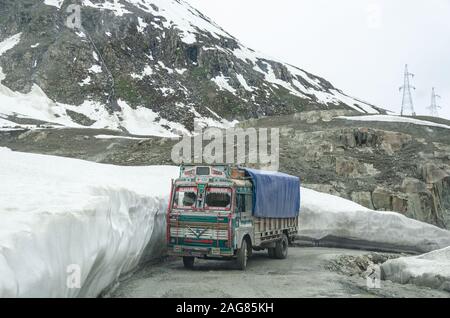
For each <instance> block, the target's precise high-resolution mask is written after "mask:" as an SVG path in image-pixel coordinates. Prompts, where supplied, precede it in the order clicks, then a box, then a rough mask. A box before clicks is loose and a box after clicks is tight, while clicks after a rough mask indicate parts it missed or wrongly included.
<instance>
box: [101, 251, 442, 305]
mask: <svg viewBox="0 0 450 318" xmlns="http://www.w3.org/2000/svg"><path fill="white" fill-rule="evenodd" d="M367 253H368V252H365V251H358V250H349V249H333V248H306V247H291V248H290V249H289V256H288V258H287V259H286V260H273V259H270V258H268V256H267V254H266V253H265V252H257V253H254V254H253V257H252V258H251V259H250V261H249V264H248V268H247V270H246V271H245V272H242V271H238V270H236V269H234V268H233V263H232V262H222V261H206V260H198V259H197V260H196V264H195V268H194V269H193V270H187V269H184V268H183V264H182V261H181V259H171V260H168V261H166V262H164V263H161V264H157V265H149V266H146V267H143V268H141V269H140V270H138V271H136V272H135V273H134V274H133V275H131V276H130V277H128V278H127V279H124V280H123V281H122V282H121V283H120V284H119V285H118V286H117V287H116V288H115V289H114V290H113V291H111V292H110V293H109V294H108V296H110V297H175V298H183V297H194V298H195V297H214V298H225V297H228V298H234V297H243V298H247V297H252V298H267V297H447V298H448V297H450V294H449V293H446V292H443V291H438V290H432V289H429V288H423V287H417V286H414V285H400V284H395V283H392V282H389V281H382V282H381V288H380V289H369V288H367V286H366V280H365V279H364V278H362V277H360V276H358V275H354V276H347V275H344V274H340V273H338V272H336V271H332V270H329V269H327V267H328V265H329V264H330V262H331V261H332V260H334V259H336V258H338V257H340V256H342V255H349V256H361V255H364V254H367Z"/></svg>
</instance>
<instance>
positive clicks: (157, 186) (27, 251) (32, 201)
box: [0, 148, 178, 297]
mask: <svg viewBox="0 0 450 318" xmlns="http://www.w3.org/2000/svg"><path fill="white" fill-rule="evenodd" d="M177 174H178V169H177V168H176V167H169V166H154V167H119V166H112V165H103V164H96V163H91V162H86V161H81V160H75V159H67V158H59V157H53V156H43V155H35V154H25V153H18V152H13V151H10V150H8V149H6V148H0V180H1V182H0V193H1V196H0V218H1V221H0V297H95V296H97V295H98V294H99V293H100V292H101V291H102V290H103V289H104V288H105V287H107V286H108V285H110V284H111V283H112V282H114V280H115V279H117V278H118V277H119V275H121V274H123V273H126V272H128V271H130V270H132V269H133V268H135V267H136V266H137V265H138V264H139V262H140V261H144V260H148V259H150V258H152V257H157V256H159V255H161V254H160V253H161V250H162V248H163V247H164V244H163V240H164V232H165V227H164V222H165V221H164V213H165V210H166V206H167V197H168V192H169V190H170V179H171V178H174V177H176V176H177ZM149 242H150V243H149ZM77 268H79V270H80V276H81V286H80V287H81V288H69V287H70V285H68V284H67V281H68V280H69V282H72V279H74V277H75V278H76V274H77V273H78V272H77V271H76V270H77ZM74 270H75V272H73V271H74ZM74 275H75V276H74ZM73 286H74V285H72V287H73ZM75 287H76V284H75Z"/></svg>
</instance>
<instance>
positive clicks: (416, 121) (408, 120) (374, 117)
mask: <svg viewBox="0 0 450 318" xmlns="http://www.w3.org/2000/svg"><path fill="white" fill-rule="evenodd" d="M336 118H340V119H347V120H358V121H382V122H389V123H407V124H413V125H420V126H429V127H438V128H446V129H450V126H448V125H444V124H438V123H434V122H432V121H426V120H420V119H414V118H409V117H401V116H392V115H370V116H339V117H336Z"/></svg>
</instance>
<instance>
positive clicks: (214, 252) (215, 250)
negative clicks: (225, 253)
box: [211, 248, 220, 255]
mask: <svg viewBox="0 0 450 318" xmlns="http://www.w3.org/2000/svg"><path fill="white" fill-rule="evenodd" d="M211 254H212V255H220V248H212V249H211Z"/></svg>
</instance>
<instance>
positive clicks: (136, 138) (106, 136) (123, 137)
mask: <svg viewBox="0 0 450 318" xmlns="http://www.w3.org/2000/svg"><path fill="white" fill-rule="evenodd" d="M95 138H97V139H129V140H148V138H138V137H128V136H116V135H96V136H95Z"/></svg>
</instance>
